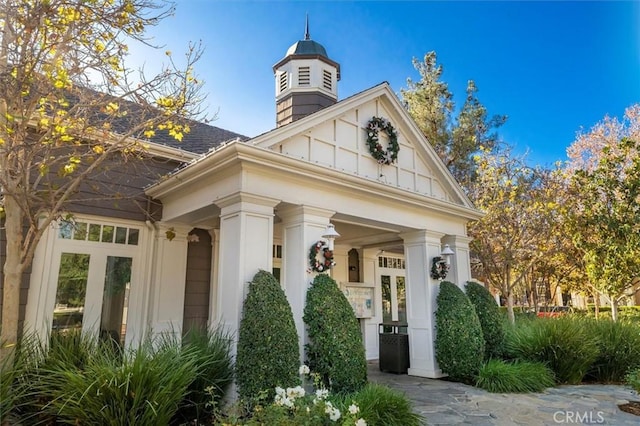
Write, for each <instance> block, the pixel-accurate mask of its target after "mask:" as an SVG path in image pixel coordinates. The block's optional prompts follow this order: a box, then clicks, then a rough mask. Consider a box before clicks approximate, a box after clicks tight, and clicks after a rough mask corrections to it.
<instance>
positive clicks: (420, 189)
mask: <svg viewBox="0 0 640 426" xmlns="http://www.w3.org/2000/svg"><path fill="white" fill-rule="evenodd" d="M374 116H379V117H384V118H386V119H389V120H390V121H391V124H392V125H393V126H394V127H395V128H396V131H397V132H398V143H399V145H400V151H399V153H398V160H397V161H396V162H395V163H394V164H390V165H380V164H378V162H377V161H376V160H375V159H374V158H373V157H372V156H371V154H370V153H369V149H368V147H367V144H366V139H367V133H366V130H365V129H366V126H367V122H368V121H369V120H370V119H371V118H372V117H374ZM400 123H401V120H394V119H393V114H391V113H390V112H389V111H388V110H387V109H386V108H385V106H384V105H383V104H382V103H381V102H378V101H375V100H373V101H370V102H367V103H365V104H363V105H362V106H360V107H359V108H355V109H353V110H350V111H348V112H346V113H345V114H343V115H341V116H340V117H339V118H337V119H333V120H330V121H327V122H325V123H322V124H320V125H318V126H315V127H313V128H312V129H311V130H310V131H307V132H305V133H302V134H299V135H296V136H294V137H291V138H289V139H287V140H285V141H283V142H282V143H279V144H276V145H273V146H272V147H271V149H273V150H276V151H279V152H281V153H283V154H285V155H289V156H292V157H295V158H300V159H303V160H306V161H310V162H312V163H317V164H319V165H323V166H327V167H330V168H332V169H335V170H339V171H343V172H346V173H350V174H355V175H358V176H361V177H364V178H367V179H372V180H377V181H380V182H383V183H386V184H388V185H391V186H395V187H398V188H402V189H406V190H409V191H412V192H417V193H420V194H424V195H427V196H429V197H433V198H437V199H442V200H446V201H452V200H451V199H450V196H449V195H448V194H447V191H446V190H445V189H444V187H443V185H442V184H441V182H440V180H439V179H438V177H437V174H436V173H434V171H433V167H431V166H430V165H429V162H428V161H425V159H424V158H423V157H422V155H421V154H420V153H419V152H418V150H417V149H416V146H415V142H412V141H410V140H408V139H407V135H406V134H405V133H408V132H404V131H403V130H402V129H401V128H399V127H400ZM378 136H379V138H380V143H381V145H382V146H383V147H384V149H385V150H386V148H387V144H388V138H387V135H386V133H385V132H384V131H380V132H379V133H378Z"/></svg>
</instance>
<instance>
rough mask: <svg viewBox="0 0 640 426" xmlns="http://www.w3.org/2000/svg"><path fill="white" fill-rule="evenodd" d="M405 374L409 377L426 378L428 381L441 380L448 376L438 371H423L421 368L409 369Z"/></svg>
mask: <svg viewBox="0 0 640 426" xmlns="http://www.w3.org/2000/svg"><path fill="white" fill-rule="evenodd" d="M407 374H408V375H409V376H416V377H426V378H428V379H441V378H443V377H447V376H448V374H445V373H443V372H442V370H440V369H437V370H424V369H421V368H409V370H408V371H407Z"/></svg>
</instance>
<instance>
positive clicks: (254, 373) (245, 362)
mask: <svg viewBox="0 0 640 426" xmlns="http://www.w3.org/2000/svg"><path fill="white" fill-rule="evenodd" d="M299 366H300V355H299V349H298V333H297V332H296V326H295V323H294V322H293V314H292V312H291V307H290V306H289V302H288V301H287V297H286V295H285V294H284V291H283V290H282V288H281V287H280V284H279V283H278V281H277V280H276V279H275V277H274V276H273V275H272V274H270V273H269V272H266V271H259V272H258V273H257V274H256V275H255V276H254V277H253V281H251V282H250V283H249V292H248V294H247V298H246V299H245V300H244V305H243V318H242V321H241V323H240V332H239V337H238V351H237V355H236V379H237V382H238V392H239V393H240V397H241V398H243V399H246V400H253V399H255V398H256V397H258V395H259V394H260V392H262V391H266V392H267V393H268V397H269V398H271V399H273V397H274V396H275V387H276V386H280V387H283V388H286V387H292V386H296V385H298V384H299V383H300V379H299V377H298V367H299Z"/></svg>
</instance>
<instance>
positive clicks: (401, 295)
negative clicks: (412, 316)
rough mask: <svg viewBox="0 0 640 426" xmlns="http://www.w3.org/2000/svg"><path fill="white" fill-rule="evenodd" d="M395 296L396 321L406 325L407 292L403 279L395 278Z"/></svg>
mask: <svg viewBox="0 0 640 426" xmlns="http://www.w3.org/2000/svg"><path fill="white" fill-rule="evenodd" d="M396 295H397V300H398V321H399V322H401V323H404V324H406V323H407V291H406V286H405V283H404V277H401V276H397V277H396Z"/></svg>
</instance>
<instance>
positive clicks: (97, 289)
mask: <svg viewBox="0 0 640 426" xmlns="http://www.w3.org/2000/svg"><path fill="white" fill-rule="evenodd" d="M74 220H75V221H77V222H87V223H94V224H101V225H112V226H120V227H128V228H136V229H138V230H139V235H138V245H128V244H116V243H103V242H98V241H86V240H85V241H79V240H73V239H64V238H59V236H58V234H59V230H60V223H58V222H54V223H52V224H51V225H50V226H49V228H48V229H47V231H45V233H44V235H43V237H42V239H41V241H40V243H39V244H38V247H37V249H36V253H35V256H34V260H33V266H32V272H31V280H30V284H29V298H28V301H27V309H26V314H25V331H33V332H35V333H36V334H37V335H39V336H40V337H41V338H43V339H45V338H46V336H48V335H49V334H50V332H51V328H52V325H53V310H54V308H55V302H56V293H57V287H58V274H59V271H60V259H61V256H62V253H78V254H89V255H90V256H91V258H90V260H89V262H90V266H89V271H90V276H89V280H88V282H87V294H86V299H85V306H91V305H93V306H100V307H101V306H102V303H101V301H102V290H103V287H102V286H104V278H105V271H106V259H107V256H117V257H131V258H132V259H133V261H132V267H131V290H130V293H129V303H128V306H127V331H126V335H125V347H129V346H130V345H131V344H132V343H138V341H139V340H140V339H141V338H142V336H143V335H144V331H145V330H144V327H145V326H146V320H145V318H146V316H147V309H146V306H148V297H149V288H148V287H149V281H150V280H149V279H148V276H149V271H150V269H149V262H150V261H151V258H150V255H151V250H150V247H152V241H150V238H151V237H152V233H151V232H149V229H148V228H147V226H146V224H145V223H144V222H138V221H131V220H120V219H113V218H106V217H101V216H90V215H76V216H74ZM87 314H88V315H87ZM96 315H97V318H98V321H97V324H91V323H89V322H90V321H84V318H83V324H82V329H83V332H87V331H95V332H97V331H98V329H99V327H100V323H99V319H100V313H97V314H96V313H94V312H87V311H85V318H95V317H96ZM94 322H95V321H94Z"/></svg>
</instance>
